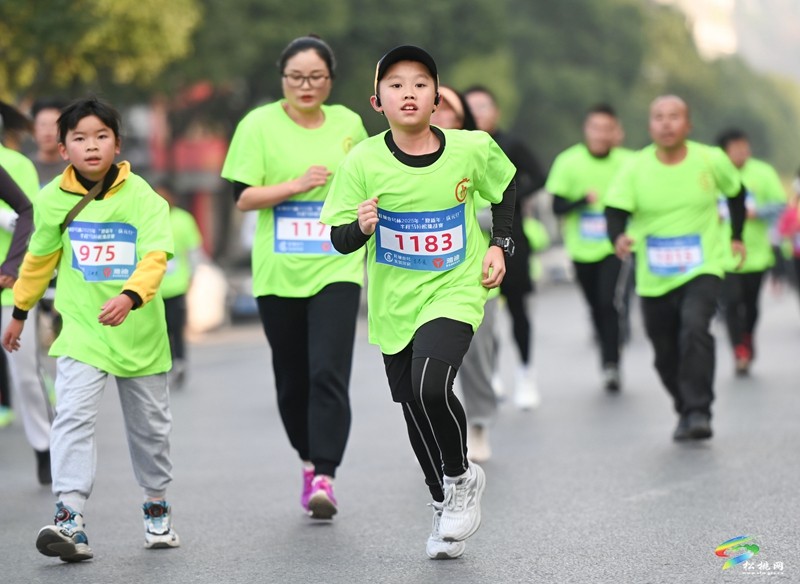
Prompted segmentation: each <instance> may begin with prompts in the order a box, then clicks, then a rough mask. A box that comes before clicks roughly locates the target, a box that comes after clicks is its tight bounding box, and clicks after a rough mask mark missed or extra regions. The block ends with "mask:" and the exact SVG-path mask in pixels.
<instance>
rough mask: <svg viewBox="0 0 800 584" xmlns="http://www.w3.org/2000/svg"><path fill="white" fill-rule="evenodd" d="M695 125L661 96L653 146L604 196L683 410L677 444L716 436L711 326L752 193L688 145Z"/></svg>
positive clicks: (661, 369)
mask: <svg viewBox="0 0 800 584" xmlns="http://www.w3.org/2000/svg"><path fill="white" fill-rule="evenodd" d="M691 128H692V124H691V121H690V117H689V108H688V106H687V105H686V103H685V102H684V101H683V100H682V99H681V98H679V97H677V96H674V95H664V96H661V97H658V98H656V99H655V100H654V101H653V102H652V103H651V105H650V120H649V130H650V136H651V137H652V139H653V144H651V145H650V146H648V147H646V148H644V149H642V150H640V151H639V152H637V153H635V154H634V155H633V157H632V158H631V160H630V162H629V163H627V164H626V165H625V167H624V168H623V170H622V171H621V172H620V174H618V175H617V177H616V178H615V180H614V182H613V183H612V185H611V188H610V189H609V192H608V193H607V195H606V197H605V204H606V209H605V214H606V221H607V227H608V235H609V238H610V239H611V241H612V242H614V248H615V250H616V253H617V255H618V256H619V257H620V258H625V257H627V256H628V255H630V254H631V252H633V251H635V253H636V256H635V257H636V291H637V292H638V294H639V296H640V297H641V298H642V312H643V314H644V324H645V329H646V330H647V335H648V336H649V337H650V341H651V342H652V344H653V349H654V352H655V367H656V370H657V371H658V374H659V377H660V378H661V381H662V383H663V384H664V386H665V387H666V389H667V391H668V392H669V394H670V395H671V396H672V399H673V402H674V406H675V410H676V412H677V413H678V424H677V427H676V428H675V432H674V433H673V439H675V440H680V441H683V440H703V439H708V438H710V437H711V436H712V430H711V404H712V402H713V400H714V364H715V353H714V337H713V336H712V334H711V330H710V329H711V319H712V317H713V316H714V313H715V312H716V307H717V300H718V298H719V293H720V289H721V287H722V276H723V274H724V262H725V258H726V251H725V248H726V247H727V246H728V245H731V246H732V248H733V253H734V255H735V256H737V257H739V259H740V263H741V262H743V261H744V258H745V248H744V245H743V244H742V226H743V223H744V194H745V189H744V187H743V186H742V184H741V180H740V178H739V173H738V172H737V171H736V168H735V167H734V166H733V164H732V163H731V161H730V160H729V159H728V157H727V156H725V153H724V152H722V150H720V149H719V148H712V147H710V146H705V145H703V144H698V143H697V142H693V141H689V140H688V135H689V132H690V130H691ZM719 193H723V194H724V195H725V196H726V197H729V207H730V213H731V229H732V233H731V240H730V242H731V243H730V244H727V243H726V242H723V239H722V233H721V232H722V226H721V224H720V221H719V218H718V215H717V197H718V196H719ZM629 219H630V223H628V220H629Z"/></svg>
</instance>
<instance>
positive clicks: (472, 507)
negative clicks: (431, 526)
mask: <svg viewBox="0 0 800 584" xmlns="http://www.w3.org/2000/svg"><path fill="white" fill-rule="evenodd" d="M485 488H486V475H485V474H484V472H483V469H482V468H481V467H479V466H478V465H477V464H475V463H472V464H471V465H469V469H468V470H467V472H465V473H464V474H463V475H461V476H460V477H448V476H445V477H444V508H443V509H442V517H441V521H440V522H439V535H440V536H441V538H442V539H443V540H445V541H463V540H465V539H467V538H468V537H469V536H471V535H472V534H473V533H475V532H476V531H478V528H479V527H480V526H481V496H482V495H483V490H484V489H485Z"/></svg>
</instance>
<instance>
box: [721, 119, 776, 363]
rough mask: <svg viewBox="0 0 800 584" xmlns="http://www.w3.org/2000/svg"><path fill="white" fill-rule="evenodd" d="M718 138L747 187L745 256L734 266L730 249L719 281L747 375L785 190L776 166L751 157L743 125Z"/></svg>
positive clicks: (739, 360) (723, 208)
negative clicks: (773, 230) (742, 261)
mask: <svg viewBox="0 0 800 584" xmlns="http://www.w3.org/2000/svg"><path fill="white" fill-rule="evenodd" d="M717 144H718V145H719V147H720V148H722V149H723V150H724V151H725V153H726V154H727V155H728V158H730V160H731V162H733V165H734V166H735V167H736V168H737V169H739V174H740V175H741V177H742V182H743V183H744V185H745V188H746V189H747V195H746V196H745V209H746V220H745V222H744V231H743V232H742V241H743V242H744V245H745V248H746V249H747V258H746V259H745V262H744V265H743V266H742V267H741V269H739V270H737V269H736V266H737V264H738V258H736V257H733V256H732V255H731V254H728V258H727V261H726V264H725V281H724V283H723V286H722V305H723V309H724V310H725V322H726V324H727V328H728V338H729V339H730V343H731V346H732V347H733V355H734V361H735V367H736V374H737V375H747V374H748V373H749V372H750V364H751V363H752V361H753V359H755V356H756V351H755V342H754V335H755V328H756V323H757V322H758V313H759V308H758V305H759V297H760V295H761V285H762V283H763V282H764V275H765V274H766V273H767V271H768V270H769V269H770V268H771V267H772V266H773V265H774V264H775V253H774V251H773V249H772V241H771V239H770V233H771V231H772V228H773V226H774V225H775V224H776V223H777V221H778V218H779V217H780V215H781V213H783V210H784V208H785V207H786V192H785V191H784V190H783V185H782V184H781V179H780V177H779V176H778V173H777V172H775V169H774V168H772V167H771V166H770V165H769V164H767V163H766V162H764V161H762V160H758V159H756V158H753V157H752V155H751V152H750V141H749V139H748V138H747V134H745V133H744V132H743V131H742V130H740V129H738V128H730V129H728V130H725V131H724V132H722V133H721V134H720V135H719V137H718V138H717ZM727 211H728V208H727V205H721V206H720V215H721V216H722V218H723V219H724V220H725V222H726V229H725V230H724V231H723V233H724V235H723V237H724V238H725V239H727V240H730V220H729V218H730V217H729V214H728V212H727Z"/></svg>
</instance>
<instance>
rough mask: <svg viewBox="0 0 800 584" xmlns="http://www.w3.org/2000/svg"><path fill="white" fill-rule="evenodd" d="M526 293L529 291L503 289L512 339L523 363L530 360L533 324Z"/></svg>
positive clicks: (525, 363)
mask: <svg viewBox="0 0 800 584" xmlns="http://www.w3.org/2000/svg"><path fill="white" fill-rule="evenodd" d="M528 294H529V292H527V291H524V290H522V289H519V288H513V289H506V290H503V296H504V297H505V299H506V305H507V306H508V312H509V314H510V315H511V324H512V329H513V333H514V341H515V342H516V344H517V350H518V351H519V358H520V361H522V364H523V365H527V364H528V363H529V362H530V361H531V329H532V328H533V326H532V324H531V319H530V318H529V317H528Z"/></svg>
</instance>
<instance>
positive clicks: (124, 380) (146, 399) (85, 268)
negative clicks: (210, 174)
mask: <svg viewBox="0 0 800 584" xmlns="http://www.w3.org/2000/svg"><path fill="white" fill-rule="evenodd" d="M58 127H59V150H60V151H61V156H62V157H63V158H64V159H65V160H69V161H70V163H71V165H70V166H69V167H67V169H66V170H65V171H64V174H63V175H62V176H61V180H60V181H57V180H54V181H53V182H51V183H50V184H49V185H48V186H47V188H46V190H44V191H43V192H42V193H41V194H40V196H39V197H38V198H37V206H36V216H35V230H34V233H33V236H32V237H31V241H30V245H29V247H28V253H27V255H26V256H25V259H24V261H23V264H22V268H21V270H20V276H19V279H18V280H17V283H16V284H15V285H14V304H15V307H14V318H13V319H12V321H11V322H10V323H9V325H8V327H7V328H6V330H5V332H4V334H3V347H4V348H5V349H6V350H7V351H16V350H18V349H19V347H20V341H19V338H20V334H21V333H22V329H23V326H24V325H25V319H26V317H27V314H28V311H29V310H30V309H31V308H33V307H34V306H35V305H36V302H37V301H38V300H39V298H41V296H42V294H44V292H45V290H46V289H47V285H48V283H49V282H50V279H51V278H52V276H53V272H54V270H55V269H56V268H58V283H57V287H56V308H57V309H58V311H59V313H61V315H62V316H63V321H64V327H63V329H62V332H61V334H60V335H59V336H58V338H57V339H56V341H55V342H54V343H53V345H52V347H51V349H50V354H51V355H53V356H55V357H58V369H57V375H56V399H57V403H58V407H57V411H56V418H55V421H54V422H53V428H52V432H51V438H50V451H51V458H52V470H53V493H54V494H55V495H56V497H57V499H58V502H57V503H56V515H55V521H54V524H53V525H48V526H45V527H43V528H42V529H41V530H40V531H39V535H38V537H37V539H36V547H37V548H38V550H39V551H40V552H41V553H42V554H44V555H46V556H54V557H59V558H61V559H62V560H63V561H65V562H78V561H81V560H87V559H89V558H91V557H93V554H92V550H91V549H90V548H89V541H88V538H87V537H86V532H85V530H84V520H83V509H84V505H85V503H86V500H87V499H88V498H89V495H90V494H91V492H92V486H93V484H94V478H95V471H96V461H95V453H96V452H97V445H96V442H95V420H96V418H97V412H98V409H99V406H100V400H101V398H102V395H103V389H104V388H105V385H106V381H107V378H108V376H109V375H113V376H114V377H115V378H116V381H117V386H118V387H119V396H120V402H121V405H122V412H123V415H124V418H125V426H126V430H127V434H128V443H129V445H130V451H131V460H132V463H133V468H134V474H135V475H136V479H137V481H138V483H139V485H140V486H141V487H142V489H143V490H144V497H145V503H144V506H143V510H144V524H145V547H146V548H162V547H177V546H178V545H179V539H178V535H177V534H176V533H175V531H174V530H173V529H172V527H171V509H170V506H169V504H168V503H167V502H166V501H165V500H164V497H165V496H166V490H167V485H168V484H169V483H170V481H171V480H172V477H171V470H172V462H171V460H170V456H169V434H170V429H171V426H172V416H171V414H170V410H169V394H168V390H167V376H166V371H167V370H168V369H169V368H170V356H169V345H168V343H167V335H166V325H165V321H164V303H163V302H162V301H161V296H160V294H159V291H158V287H159V285H160V284H161V279H162V277H163V275H164V271H165V269H166V265H167V259H168V258H169V257H170V256H171V255H172V231H171V229H170V224H169V210H168V206H167V203H166V201H164V200H163V199H162V198H161V197H159V196H158V195H157V194H156V193H155V192H153V190H152V189H151V188H150V187H149V186H148V184H147V183H146V182H145V181H144V180H143V179H142V178H140V177H139V176H137V175H135V174H133V173H132V172H131V170H130V165H129V164H128V163H127V162H122V163H120V164H118V165H115V164H114V158H115V155H116V154H119V148H120V138H119V114H118V113H117V112H116V110H114V109H113V108H112V107H111V106H109V105H107V104H105V103H103V102H101V101H99V100H97V99H83V100H78V101H76V102H74V103H72V104H71V105H70V106H68V107H67V108H65V109H64V110H63V112H62V114H61V117H60V118H59V120H58ZM98 185H100V186H99V187H98V188H97V189H96V188H95V187H97V186H98ZM93 189H94V190H93ZM98 189H99V190H98ZM90 191H91V192H92V194H95V193H96V194H97V197H96V199H95V200H93V201H91V202H88V204H87V205H86V206H85V207H84V208H83V210H81V211H80V212H79V214H78V215H77V216H74V217H73V220H72V221H71V222H68V221H66V218H67V215H68V214H70V212H71V211H73V209H75V207H76V204H77V203H78V202H79V201H81V200H82V199H81V197H86V196H87V193H89V192H90Z"/></svg>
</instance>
